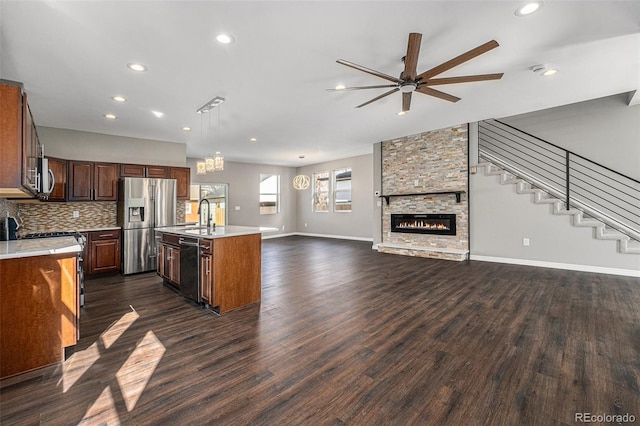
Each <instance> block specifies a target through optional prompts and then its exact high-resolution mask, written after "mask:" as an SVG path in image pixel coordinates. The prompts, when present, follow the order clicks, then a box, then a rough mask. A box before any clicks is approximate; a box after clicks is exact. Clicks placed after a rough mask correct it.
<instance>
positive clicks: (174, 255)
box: [155, 225, 276, 313]
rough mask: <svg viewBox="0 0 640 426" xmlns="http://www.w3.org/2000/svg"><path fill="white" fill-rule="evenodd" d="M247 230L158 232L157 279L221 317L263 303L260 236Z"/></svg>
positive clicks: (168, 229) (257, 231)
mask: <svg viewBox="0 0 640 426" xmlns="http://www.w3.org/2000/svg"><path fill="white" fill-rule="evenodd" d="M272 231H276V229H274V228H264V227H248V226H232V225H227V226H217V227H215V228H209V229H208V228H206V227H181V226H176V227H164V228H156V230H155V232H156V240H157V242H158V248H159V249H158V275H160V276H161V277H162V279H163V281H164V282H165V283H166V284H168V285H170V286H172V287H173V288H175V289H176V290H178V291H179V292H180V293H181V294H182V295H183V296H184V297H186V298H188V299H190V300H192V301H194V302H196V303H198V304H202V305H204V306H205V307H209V308H211V309H213V310H215V311H216V312H218V313H224V312H228V311H231V310H234V309H238V308H241V307H243V306H247V305H250V304H253V303H257V302H259V301H260V295H261V283H262V281H261V276H262V275H261V267H262V233H264V232H272Z"/></svg>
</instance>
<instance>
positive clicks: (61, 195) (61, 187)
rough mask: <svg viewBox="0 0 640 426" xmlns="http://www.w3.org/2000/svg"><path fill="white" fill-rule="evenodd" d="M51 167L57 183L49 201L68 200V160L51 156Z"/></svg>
mask: <svg viewBox="0 0 640 426" xmlns="http://www.w3.org/2000/svg"><path fill="white" fill-rule="evenodd" d="M49 169H50V170H51V172H52V173H53V178H54V179H55V185H54V187H53V191H51V194H49V197H48V198H47V201H67V160H61V159H59V158H52V157H49Z"/></svg>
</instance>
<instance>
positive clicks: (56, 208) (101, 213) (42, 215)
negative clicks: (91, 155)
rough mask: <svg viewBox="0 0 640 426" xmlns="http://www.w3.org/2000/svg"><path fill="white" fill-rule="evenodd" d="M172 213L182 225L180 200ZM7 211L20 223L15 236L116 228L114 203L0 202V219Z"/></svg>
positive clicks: (183, 213) (183, 209) (182, 214)
mask: <svg viewBox="0 0 640 426" xmlns="http://www.w3.org/2000/svg"><path fill="white" fill-rule="evenodd" d="M176 210H177V211H176V216H177V217H176V220H177V222H184V217H185V203H184V201H178V203H177V209H176ZM74 211H77V212H78V217H77V218H74V217H73V212H74ZM7 212H9V215H10V216H13V217H16V218H18V220H19V221H20V220H21V221H22V223H21V228H20V229H19V231H18V233H19V234H26V233H30V232H51V231H75V230H79V229H95V228H109V227H116V226H118V224H117V203H116V202H115V201H114V202H110V201H106V202H105V201H101V202H79V203H53V202H51V203H46V202H39V201H22V200H6V199H0V217H5V216H6V215H7Z"/></svg>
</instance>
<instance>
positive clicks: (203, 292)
mask: <svg viewBox="0 0 640 426" xmlns="http://www.w3.org/2000/svg"><path fill="white" fill-rule="evenodd" d="M212 268H213V256H212V255H210V254H202V255H200V297H201V298H202V300H203V301H205V302H206V303H208V304H209V305H213V302H214V298H213V269H212Z"/></svg>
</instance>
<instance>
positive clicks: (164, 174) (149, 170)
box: [120, 164, 169, 178]
mask: <svg viewBox="0 0 640 426" xmlns="http://www.w3.org/2000/svg"><path fill="white" fill-rule="evenodd" d="M120 177H148V178H168V177H169V167H167V166H146V165H143V164H120Z"/></svg>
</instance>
